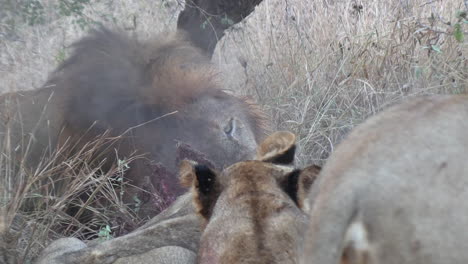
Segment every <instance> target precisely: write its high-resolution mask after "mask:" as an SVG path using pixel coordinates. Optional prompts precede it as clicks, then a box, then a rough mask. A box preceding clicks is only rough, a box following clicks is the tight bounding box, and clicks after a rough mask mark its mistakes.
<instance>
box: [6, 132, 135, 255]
mask: <svg viewBox="0 0 468 264" xmlns="http://www.w3.org/2000/svg"><path fill="white" fill-rule="evenodd" d="M3 125H4V126H2V128H3V129H4V131H2V134H1V135H0V139H1V140H2V142H1V144H0V173H1V176H2V177H0V259H2V258H3V259H2V260H3V261H4V262H5V263H29V262H30V261H31V260H32V258H33V257H35V256H36V255H37V254H38V253H39V251H40V250H41V249H42V248H43V247H44V246H45V245H46V244H47V243H48V242H49V241H51V240H53V239H56V238H59V237H63V236H73V237H80V238H100V239H109V238H111V236H112V235H119V234H121V233H125V232H127V231H125V229H126V228H127V229H133V228H135V227H136V226H138V225H140V224H141V220H140V219H138V218H137V217H136V215H135V214H134V213H133V210H135V205H129V204H124V203H123V199H122V198H123V193H124V190H125V189H126V188H128V187H129V185H128V184H127V183H125V182H124V181H123V175H124V172H125V171H126V170H127V169H128V168H129V167H128V164H129V163H130V162H131V161H132V160H135V159H137V158H142V157H141V156H137V155H134V156H131V157H125V158H124V157H119V156H118V153H116V156H117V159H118V162H117V163H116V164H115V165H113V166H112V167H111V168H106V169H104V168H103V165H104V163H105V161H106V160H105V158H103V157H102V156H101V151H102V149H104V148H112V146H113V144H115V143H116V142H117V141H118V140H119V137H109V135H108V134H107V133H106V134H103V135H101V136H99V137H96V138H95V139H94V140H92V141H89V142H87V143H86V144H85V145H84V146H83V147H80V148H79V149H76V146H73V145H72V144H70V143H69V142H65V143H64V144H62V145H61V146H60V147H59V148H57V149H53V148H51V149H52V150H47V149H45V150H44V155H43V156H41V158H40V161H39V163H38V164H37V166H32V167H31V166H28V165H27V164H28V163H29V161H28V158H29V153H28V150H29V149H30V148H29V147H25V148H18V147H17V146H15V143H13V142H11V135H10V133H13V131H11V129H10V127H9V125H8V124H3ZM15 133H18V131H16V132H15ZM33 141H34V136H32V133H31V134H30V135H29V137H28V138H26V139H24V141H23V142H22V144H26V145H28V146H29V145H31V144H33ZM20 144H21V143H20ZM18 149H25V151H24V152H23V153H17V152H18ZM129 207H132V209H133V210H132V209H130V208H129ZM128 225H130V227H129V226H128ZM109 226H110V227H112V229H110V227H109ZM99 230H104V231H106V230H108V231H109V232H107V233H106V232H99Z"/></svg>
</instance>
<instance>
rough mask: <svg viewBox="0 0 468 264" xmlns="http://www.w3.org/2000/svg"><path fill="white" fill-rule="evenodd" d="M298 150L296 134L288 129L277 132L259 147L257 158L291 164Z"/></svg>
mask: <svg viewBox="0 0 468 264" xmlns="http://www.w3.org/2000/svg"><path fill="white" fill-rule="evenodd" d="M295 151H296V136H295V135H294V134H293V133H291V132H287V131H279V132H275V133H273V134H272V135H270V136H268V137H267V138H266V139H265V140H264V141H263V142H262V143H261V144H260V145H259V146H258V148H257V156H256V159H257V160H260V161H264V162H271V163H275V164H286V165H287V164H291V163H292V162H293V161H294V154H295Z"/></svg>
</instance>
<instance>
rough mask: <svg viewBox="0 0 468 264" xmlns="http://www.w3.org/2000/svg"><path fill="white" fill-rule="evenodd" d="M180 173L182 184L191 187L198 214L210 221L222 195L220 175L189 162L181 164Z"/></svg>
mask: <svg viewBox="0 0 468 264" xmlns="http://www.w3.org/2000/svg"><path fill="white" fill-rule="evenodd" d="M179 173H180V182H181V184H182V185H183V186H184V187H187V188H190V187H191V192H192V194H193V204H194V206H195V208H196V211H197V213H198V214H199V215H201V216H202V217H203V218H205V219H209V218H210V216H211V213H212V211H213V207H214V205H215V204H216V201H217V200H218V197H219V194H220V193H221V185H220V183H219V178H218V173H217V172H216V171H214V170H212V169H211V168H209V167H208V166H205V165H200V164H197V163H196V162H194V161H187V160H183V161H182V162H181V165H180V171H179Z"/></svg>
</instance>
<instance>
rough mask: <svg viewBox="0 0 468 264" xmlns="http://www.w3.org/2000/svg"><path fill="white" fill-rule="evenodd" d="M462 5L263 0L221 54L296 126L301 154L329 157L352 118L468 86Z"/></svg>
mask: <svg viewBox="0 0 468 264" xmlns="http://www.w3.org/2000/svg"><path fill="white" fill-rule="evenodd" d="M360 7H362V9H361V8H360ZM463 10H465V6H464V5H463V2H462V1H459V0H444V1H399V0H393V1H379V0H374V1H350V0H341V1H340V0H336V1H303V0H288V1H265V2H264V3H263V5H262V6H261V8H259V9H257V10H256V12H255V14H254V15H253V16H252V17H250V18H249V19H248V21H247V22H246V23H245V25H242V26H240V27H238V28H237V29H235V30H233V31H232V32H231V34H229V35H228V36H227V38H226V39H224V40H223V42H222V43H220V45H219V46H218V48H219V49H218V50H217V51H218V56H217V57H215V59H217V60H218V61H219V62H220V63H221V64H225V69H226V72H230V73H232V72H235V74H231V75H230V76H227V78H228V79H229V83H230V84H231V85H235V86H237V87H239V88H238V89H240V90H242V91H243V93H247V94H254V95H255V96H256V98H257V99H258V100H259V101H260V102H261V104H262V105H264V106H265V107H266V108H267V109H269V111H270V112H271V114H272V116H273V120H274V122H276V126H277V127H278V128H279V129H286V130H290V131H293V132H295V133H296V134H298V135H299V140H300V144H299V145H300V147H301V149H300V164H306V163H310V162H315V163H318V164H322V163H323V161H324V160H325V159H326V158H327V157H328V155H329V154H330V152H331V151H332V150H333V148H334V146H335V145H336V144H337V143H338V142H339V141H340V140H341V139H342V137H343V136H344V135H345V134H346V133H347V132H348V131H349V130H350V129H351V128H353V127H354V126H356V125H357V124H358V123H360V122H362V120H363V119H365V118H366V117H368V116H369V115H373V114H375V113H376V112H378V111H379V110H381V109H382V108H384V107H387V106H388V105H390V104H393V103H395V102H398V101H400V100H402V99H404V98H406V97H410V96H415V95H420V94H432V93H465V90H466V89H467V85H468V62H467V56H468V45H467V41H466V37H465V40H464V42H458V41H457V40H456V39H455V38H454V36H453V30H454V26H453V25H454V24H455V23H456V22H458V18H457V17H456V14H457V12H459V11H463ZM465 21H466V20H465ZM448 23H451V25H448ZM462 29H463V30H464V31H465V35H466V34H467V31H468V25H467V24H464V25H462ZM242 64H244V66H246V67H245V68H244V67H242ZM242 77H243V78H242Z"/></svg>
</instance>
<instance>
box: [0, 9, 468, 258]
mask: <svg viewBox="0 0 468 264" xmlns="http://www.w3.org/2000/svg"><path fill="white" fill-rule="evenodd" d="M182 8H183V2H182V1H181V0H161V1H150V0H142V1H127V0H74V1H73V0H66V1H65V0H42V1H37V0H21V1H11V0H0V79H1V81H0V91H1V92H6V91H15V90H27V89H34V88H38V87H40V86H41V85H42V84H43V83H44V81H45V80H46V78H47V75H48V73H50V72H51V71H52V70H53V69H54V68H55V67H56V66H57V64H58V63H60V62H61V61H62V60H63V59H64V58H66V56H67V54H68V53H69V50H68V49H67V47H68V46H69V45H70V44H71V43H72V42H73V41H74V40H76V39H77V38H79V37H80V36H82V35H83V34H85V32H86V30H87V29H88V28H89V27H90V26H92V25H93V24H94V23H95V22H102V23H105V24H108V25H117V26H118V27H121V28H124V29H125V30H127V31H128V32H129V33H135V34H136V36H138V37H139V38H147V37H150V36H152V35H154V34H157V33H159V32H162V31H171V30H174V29H175V28H176V21H177V15H178V12H179V11H180V10H181V9H182ZM467 9H468V3H464V1H463V0H424V1H423V0H413V1H409V0H389V1H380V0H369V1H353V0H334V1H333V0H328V1H327V0H318V1H313V0H307V1H306V0H264V2H263V3H262V4H260V6H258V7H257V8H256V10H255V11H254V12H253V13H252V14H251V15H250V16H249V17H248V18H247V19H246V20H245V21H243V22H241V23H240V24H238V25H235V26H234V27H233V28H232V29H230V30H229V32H228V34H227V35H226V36H225V37H224V38H223V39H222V40H221V41H220V42H219V43H218V46H217V49H216V51H215V55H214V56H213V61H214V62H215V63H217V64H218V65H219V66H220V68H221V69H222V71H223V75H224V78H225V85H226V87H227V88H229V89H232V90H233V91H235V92H236V93H239V94H249V95H252V96H253V97H254V98H255V99H256V100H257V101H258V102H259V103H260V104H261V105H262V106H263V107H264V109H265V110H266V111H267V112H268V114H270V116H271V117H272V120H273V122H274V125H275V126H276V128H277V129H281V130H283V129H285V130H290V131H292V132H294V133H296V134H297V135H298V141H299V156H298V158H299V160H298V164H299V165H305V164H307V163H311V162H313V163H318V164H322V163H323V162H324V161H325V159H326V158H327V157H328V155H329V154H330V152H332V151H333V148H334V146H336V144H337V143H339V142H340V140H341V139H342V138H343V136H344V135H346V133H347V132H348V131H349V130H350V129H352V128H353V127H354V126H356V125H357V124H359V123H361V122H362V121H363V120H364V119H365V118H366V117H368V116H370V115H373V114H375V113H376V112H378V111H380V110H381V109H382V108H385V107H388V106H389V105H391V104H394V103H396V102H399V101H401V100H402V99H405V98H406V97H411V96H417V95H421V94H435V93H442V94H459V93H465V92H466V90H467V89H468V61H467V56H468V42H467V38H468V22H467V19H468V17H467V13H466V12H467ZM204 26H209V24H208V23H207V25H204ZM101 143H102V142H101ZM3 148H4V149H2V153H3V155H2V156H1V157H0V172H1V173H2V175H0V181H1V183H2V185H1V186H0V190H2V193H1V195H2V196H1V198H0V199H1V200H0V202H1V204H2V207H1V208H0V209H1V211H0V213H2V219H1V221H0V232H5V231H6V230H7V227H8V226H9V225H10V223H12V222H16V221H13V218H12V216H13V215H14V213H15V212H18V211H20V210H22V208H23V207H24V203H25V201H26V200H28V199H29V198H31V197H40V199H39V200H40V201H41V202H39V203H36V204H35V206H37V207H36V208H37V210H35V211H34V212H33V213H28V214H24V217H22V220H23V221H25V222H27V223H28V224H27V226H28V228H30V229H31V230H33V231H34V232H31V233H36V236H35V239H34V242H25V241H27V240H24V238H18V237H16V236H15V233H11V239H10V240H11V241H6V242H5V241H4V242H1V241H0V246H2V245H1V243H6V244H9V245H10V248H12V250H13V249H14V246H13V245H15V243H16V242H15V241H17V240H21V241H20V242H21V243H23V244H21V246H17V248H21V249H20V251H21V252H20V253H21V254H20V255H21V258H23V257H24V256H26V257H24V260H26V261H27V260H29V259H30V257H31V256H33V255H34V254H35V250H37V249H40V248H41V247H42V246H43V245H44V244H45V241H46V240H47V238H50V234H49V231H48V230H49V229H50V228H48V227H50V226H53V225H55V224H57V223H59V222H63V223H66V224H68V225H73V224H74V222H73V219H69V217H68V218H67V216H65V215H64V214H63V211H61V210H63V208H64V205H65V204H66V203H67V201H69V199H70V197H76V196H77V194H79V193H80V192H82V191H83V190H85V189H87V188H88V189H89V188H91V187H92V188H93V190H97V191H96V195H99V196H101V197H104V198H105V199H109V200H112V201H114V204H115V206H116V207H119V208H124V207H123V206H122V205H121V204H119V203H120V202H119V194H118V193H115V192H114V191H113V188H112V185H111V184H108V181H109V180H108V176H109V175H115V174H116V173H120V172H121V171H122V170H124V169H125V163H122V166H120V167H118V168H116V169H115V171H113V172H109V173H108V174H106V175H102V177H101V178H100V180H93V181H91V182H90V181H84V180H83V179H86V178H88V179H89V178H90V177H91V175H92V174H93V172H94V171H95V168H89V167H86V166H81V165H76V166H81V167H80V168H79V169H78V170H77V169H76V168H73V164H74V163H73V161H74V160H83V159H86V155H90V152H84V154H80V155H84V156H80V157H72V158H71V162H70V163H69V164H67V166H68V168H70V170H69V175H68V174H66V177H70V178H73V179H76V178H77V177H76V175H77V174H79V177H78V178H77V179H78V180H76V181H74V182H73V184H74V185H72V188H68V191H67V192H66V195H65V196H63V197H53V195H51V193H50V192H40V193H38V192H36V191H33V190H35V188H33V187H34V186H36V187H37V185H38V184H44V181H39V179H44V178H47V177H49V176H48V175H51V174H52V173H53V171H54V170H55V169H57V167H58V166H60V164H54V163H53V158H49V159H48V163H47V162H44V164H48V165H47V166H46V165H43V168H41V169H38V170H37V171H35V172H34V173H26V172H25V171H22V170H20V171H19V172H18V171H15V173H9V172H10V171H11V170H9V168H10V166H11V164H10V162H9V159H8V153H11V150H9V149H6V148H5V145H4V147H3ZM5 153H6V154H5ZM77 164H78V163H77ZM47 184H50V183H47ZM2 187H3V188H2ZM36 189H37V188H36ZM45 189H48V188H45ZM49 189H50V188H49ZM136 202H138V201H136ZM101 209H102V208H101ZM120 210H124V209H120ZM96 211H97V212H98V213H102V214H103V215H105V212H103V211H102V210H99V208H96ZM125 215H128V217H129V218H131V217H132V214H131V213H126V214H125ZM32 219H36V220H37V219H39V220H40V221H39V222H41V223H47V224H48V225H46V226H44V225H36V224H35V223H36V221H35V222H31V221H30V220H32ZM106 220H109V219H106V218H105V217H103V219H101V222H99V223H98V224H99V225H102V226H103V228H102V230H101V232H100V234H99V236H100V237H102V238H103V239H107V238H109V237H111V236H112V235H113V230H114V229H113V228H114V226H113V223H112V222H109V221H108V222H106ZM31 223H32V224H31ZM106 224H107V225H108V226H107V227H106ZM114 224H115V223H114ZM78 230H80V229H78ZM77 232H78V231H76V232H75V233H72V235H76V234H77ZM67 234H69V233H67ZM57 235H60V234H57ZM22 239H23V240H22ZM12 241H13V242H12ZM16 245H17V244H16Z"/></svg>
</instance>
